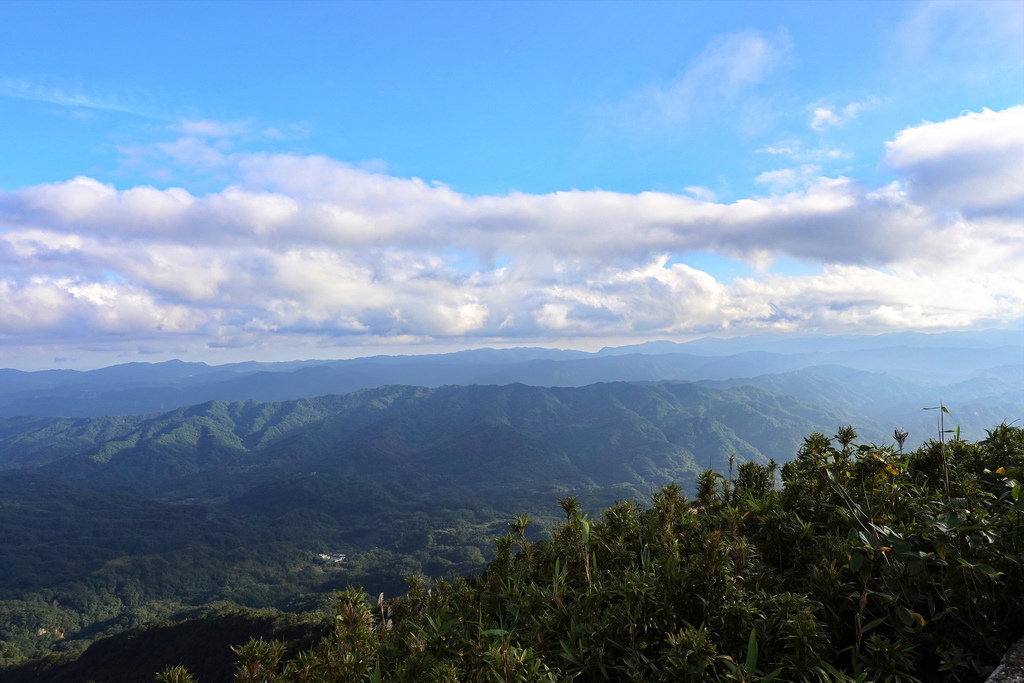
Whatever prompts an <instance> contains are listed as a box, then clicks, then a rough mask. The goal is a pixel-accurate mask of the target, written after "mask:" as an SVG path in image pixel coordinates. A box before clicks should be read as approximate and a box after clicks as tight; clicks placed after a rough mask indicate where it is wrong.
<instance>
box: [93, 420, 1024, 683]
mask: <svg viewBox="0 0 1024 683" xmlns="http://www.w3.org/2000/svg"><path fill="white" fill-rule="evenodd" d="M855 440H856V435H855V433H854V432H853V430H852V429H849V428H846V429H843V430H840V432H839V433H838V434H837V435H836V436H835V437H834V438H831V439H830V438H827V437H825V436H823V435H821V434H812V435H810V436H809V437H807V439H806V440H805V442H804V445H803V447H802V448H801V449H800V452H799V453H798V455H797V458H796V459H795V460H793V461H792V462H790V463H787V464H786V465H785V466H783V467H782V468H781V469H779V468H777V467H776V466H775V465H774V464H770V465H760V464H757V463H744V464H742V465H740V466H739V467H738V468H737V469H736V471H735V472H734V473H730V475H729V476H725V477H723V476H721V475H719V474H716V473H715V472H712V471H707V472H705V473H704V474H703V475H702V476H701V477H700V479H699V481H698V485H697V491H696V495H695V497H694V498H693V499H688V498H687V497H686V496H685V495H684V494H683V492H682V491H681V490H680V489H679V488H678V487H676V486H667V487H663V488H662V489H661V490H660V491H659V492H658V493H657V494H655V495H654V496H653V499H652V505H651V506H650V507H649V508H642V507H641V506H639V505H637V504H636V503H634V502H622V503H618V504H616V505H614V506H613V507H611V508H609V509H607V510H606V511H605V512H604V513H603V515H601V516H600V518H599V519H594V518H592V517H590V516H589V515H587V514H585V513H584V512H582V511H581V510H580V508H579V506H578V504H577V503H576V501H575V500H574V499H573V498H566V499H564V500H563V501H562V502H561V507H562V510H563V512H564V516H565V517H564V521H563V522H562V523H560V524H559V525H558V526H557V528H556V529H555V531H554V533H553V535H552V537H551V538H550V540H543V541H532V540H530V538H529V536H528V535H527V529H528V527H529V524H530V520H529V519H528V518H526V517H525V516H520V517H517V518H515V519H514V520H513V521H512V524H511V531H510V533H509V534H507V535H505V536H503V537H501V538H499V539H498V540H497V542H496V556H495V559H494V560H493V561H492V562H491V563H490V564H489V565H488V566H487V569H486V571H485V572H484V573H483V574H481V575H479V576H477V577H474V578H471V579H454V580H450V581H438V582H436V583H434V584H432V585H431V586H429V587H428V586H427V585H425V584H423V583H422V582H419V581H413V582H412V583H411V584H410V586H409V590H408V592H407V593H406V594H405V595H404V596H401V597H394V598H391V599H385V598H384V596H380V597H377V598H374V599H371V597H368V596H367V595H366V594H365V593H364V592H362V591H360V590H357V589H350V590H346V591H343V592H339V593H338V594H337V596H336V617H335V619H334V622H333V625H332V630H331V632H330V634H329V635H327V636H325V637H324V638H322V639H321V640H320V641H319V642H318V643H317V644H315V645H314V646H312V647H311V648H308V649H306V650H304V651H302V652H301V653H299V654H291V652H290V650H289V647H288V645H287V644H286V643H285V642H283V641H281V640H273V639H271V640H266V639H255V640H251V641H249V642H248V643H246V644H242V645H240V646H239V647H238V648H237V651H238V652H239V656H240V663H239V665H238V668H237V670H236V672H235V674H234V680H235V681H238V682H240V683H244V682H256V681H261V682H263V681H265V682H275V683H276V682H280V683H284V682H286V681H287V682H293V681H294V682H298V681H304V682H313V681H325V682H326V681H423V682H429V681H437V682H442V681H451V682H455V681H567V680H575V681H608V680H611V681H726V680H731V681H802V680H811V681H814V680H817V681H865V680H872V681H874V680H887V681H908V682H911V681H980V680H982V679H983V677H984V676H985V675H986V674H987V672H988V671H990V670H991V668H992V667H993V666H994V665H996V664H997V663H998V661H999V659H1000V657H1001V656H1002V654H1003V652H1004V651H1005V649H1006V648H1007V646H1008V645H1009V644H1010V643H1012V642H1013V641H1014V640H1016V639H1017V638H1019V637H1020V635H1021V632H1022V630H1024V566H1022V564H1024V563H1022V550H1024V545H1022V538H1021V534H1022V531H1024V520H1022V519H1021V517H1022V513H1024V489H1022V485H1021V483H1020V482H1021V481H1022V479H1021V477H1022V475H1024V430H1021V429H1020V428H1017V427H1010V426H1006V425H1001V426H999V427H997V428H995V429H993V430H991V431H990V432H989V434H988V438H986V439H984V440H982V441H980V442H977V443H968V442H966V441H962V440H959V439H954V440H952V441H950V442H945V443H942V442H930V443H927V444H925V445H924V446H923V447H922V448H920V449H918V450H916V451H914V452H912V453H908V454H903V453H900V452H899V449H898V448H896V447H877V446H874V445H867V444H865V445H856V444H855ZM292 651H294V648H292ZM193 674H194V675H195V678H196V679H198V680H199V681H200V682H201V683H207V682H209V681H213V680H217V679H215V678H212V677H211V678H206V677H204V676H203V672H202V671H201V670H195V671H193V672H192V673H190V672H189V671H188V670H186V668H182V667H171V668H168V669H166V670H164V671H163V672H162V673H161V674H160V675H159V679H160V680H161V681H164V682H165V683H169V682H178V683H180V682H183V681H190V680H194V677H193ZM112 680H113V679H112Z"/></svg>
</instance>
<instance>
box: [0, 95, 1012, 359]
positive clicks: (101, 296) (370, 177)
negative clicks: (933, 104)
mask: <svg viewBox="0 0 1024 683" xmlns="http://www.w3.org/2000/svg"><path fill="white" fill-rule="evenodd" d="M737 78H739V76H737ZM1022 112H1024V107H1015V108H1012V109H1008V110H1004V111H1000V112H993V111H988V110H984V111H982V112H978V113H969V114H964V115H963V116H959V117H957V118H955V119H951V120H948V121H941V122H938V123H925V124H922V125H920V126H916V127H913V128H909V129H907V130H904V131H901V132H900V133H899V134H897V135H896V136H895V137H894V138H893V140H892V141H891V142H890V143H889V144H888V146H887V148H886V152H885V159H884V163H885V164H886V165H887V166H888V167H890V168H891V169H892V170H893V171H894V172H896V173H897V174H898V175H899V176H900V180H899V181H897V182H894V183H892V184H891V185H889V186H886V187H882V188H867V187H864V186H863V185H861V184H860V183H858V182H857V181H856V180H854V179H852V178H848V177H843V176H829V175H828V174H827V173H825V172H824V171H823V170H822V169H821V167H820V166H818V165H816V164H813V163H808V164H803V165H801V166H797V167H794V168H784V169H778V170H776V171H771V172H768V173H765V174H762V175H761V176H760V177H759V178H758V181H759V182H760V183H761V184H762V185H764V186H765V188H766V189H767V194H766V195H765V196H761V197H751V198H745V199H740V200H738V201H733V202H728V203H726V202H720V201H719V200H718V199H717V198H716V197H715V195H714V193H712V192H710V191H709V190H707V189H706V188H703V187H698V186H693V187H689V188H687V189H686V192H685V193H682V194H670V193H662V192H642V193H638V194H627V193H618V192H609V191H598V190H594V191H579V190H573V191H566V192H554V193H550V194H543V195H535V194H525V193H510V194H505V195H484V196H471V195H465V194H462V193H459V192H456V191H454V190H453V189H451V188H450V187H448V186H446V185H444V184H442V183H436V182H427V181H424V180H421V179H417V178H399V177H395V176H392V175H388V174H387V173H385V172H383V171H381V170H373V169H370V168H366V167H362V166H358V165H352V164H346V163H343V162H340V161H337V160H333V159H330V158H327V157H324V156H315V155H312V156H300V155H295V154H268V153H251V152H231V151H218V150H217V149H216V148H215V146H214V144H215V143H212V142H204V141H203V139H202V138H200V137H198V136H199V133H200V132H201V131H200V130H199V129H197V128H196V127H195V126H197V125H198V124H195V125H193V127H192V128H191V129H190V130H189V131H188V132H189V133H190V134H191V137H190V139H192V140H198V142H197V143H196V146H195V147H194V148H193V151H196V152H198V153H197V154H191V155H188V156H187V157H183V162H182V163H189V164H204V163H211V164H217V165H218V168H220V169H222V170H224V172H225V173H228V174H229V175H230V176H231V177H232V178H233V179H234V182H233V183H232V184H229V185H228V186H226V187H224V188H223V189H221V190H220V191H217V192H211V193H209V194H205V195H198V194H194V193H191V192H189V191H186V190H184V189H181V188H173V187H172V188H164V189H160V188H155V187H145V186H139V187H130V188H126V189H117V188H115V187H113V186H111V185H109V184H105V183H103V182H100V181H98V180H95V179H92V178H87V177H80V178H74V179H72V180H68V181H63V182H56V183H48V184H43V185H37V186H33V187H28V188H25V189H22V190H17V191H13V192H2V193H0V264H3V269H2V271H0V272H3V276H2V277H0V340H3V343H6V344H12V343H17V342H18V340H24V339H26V338H28V337H31V338H32V339H44V338H47V335H49V338H68V337H72V338H84V339H92V340H97V339H148V340H150V341H149V342H148V343H149V344H150V345H152V344H154V343H157V344H159V342H158V341H156V342H154V341H153V340H160V339H184V338H188V339H194V340H199V341H200V342H201V343H203V344H206V345H207V346H208V347H210V348H249V347H258V346H260V345H262V344H266V343H268V340H272V339H316V340H320V341H321V342H322V343H341V340H348V341H349V343H351V340H360V339H363V340H373V341H374V342H380V341H404V342H409V341H422V340H431V339H434V340H436V339H453V340H455V339H461V340H464V339H467V338H471V339H475V340H478V341H480V342H483V341H488V340H534V341H535V340H544V339H550V338H552V337H553V336H557V337H564V336H565V335H573V336H575V337H586V336H591V337H601V336H615V337H618V338H621V337H622V336H623V335H627V336H628V335H634V336H641V337H643V336H647V337H649V336H657V335H662V334H672V333H686V332H695V331H701V332H706V331H711V330H721V329H733V330H758V329H800V330H806V331H810V330H816V331H848V330H871V331H879V330H886V329H905V328H918V329H924V328H945V327H962V326H967V325H971V324H976V323H978V322H979V321H1000V320H1002V321H1006V320H1012V319H1016V318H1019V317H1020V316H1021V315H1022V313H1024V276H1022V275H1021V274H1020V273H1019V272H1017V271H1018V270H1019V269H1018V268H1016V267H1015V265H1016V264H1019V263H1020V262H1021V261H1022V259H1024V230H1022V229H1021V228H1022V219H1021V213H1020V206H1021V204H1020V201H1021V193H1022V191H1024V182H1021V176H1020V174H1021V168H1022V167H1021V164H1022V161H1021V160H1022V159H1024V137H1022V135H1021V133H1020V132H1019V131H1021V130H1024V121H1022V120H1021V117H1022ZM205 125H206V124H203V126H205ZM203 126H199V128H203ZM206 130H207V132H208V133H209V135H210V136H214V134H220V133H230V130H216V129H215V127H207V128H206ZM203 150H213V152H217V153H216V154H214V153H213V152H211V153H210V154H206V153H205V152H204V151H203ZM693 251H703V252H714V253H717V254H721V255H724V256H727V257H731V258H741V259H746V260H748V261H749V262H750V263H752V264H755V265H756V266H757V267H758V268H759V269H761V270H760V274H759V275H758V276H756V277H750V278H738V279H735V280H731V281H725V280H719V279H716V277H715V276H714V274H713V273H709V272H704V271H701V270H699V269H697V268H694V267H691V266H689V265H686V263H685V254H686V253H687V252H693ZM783 257H785V258H790V259H798V260H801V261H803V262H805V263H807V264H810V265H811V266H812V268H811V270H812V271H815V270H816V271H817V274H813V275H785V274H782V273H778V272H773V271H772V269H771V263H772V261H773V260H774V259H778V258H783ZM332 340H334V341H332Z"/></svg>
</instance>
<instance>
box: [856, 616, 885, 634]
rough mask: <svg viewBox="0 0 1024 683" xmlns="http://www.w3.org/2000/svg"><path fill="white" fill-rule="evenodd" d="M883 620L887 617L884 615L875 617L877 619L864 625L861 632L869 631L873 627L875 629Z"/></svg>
mask: <svg viewBox="0 0 1024 683" xmlns="http://www.w3.org/2000/svg"><path fill="white" fill-rule="evenodd" d="M883 621H885V617H882V618H881V619H875V620H874V621H872V622H871V623H870V624H867V625H866V626H864V628H862V629H861V630H860V632H861V633H867V632H868V631H870V630H871V629H873V628H874V627H876V626H878V625H879V624H881V623H882V622H883Z"/></svg>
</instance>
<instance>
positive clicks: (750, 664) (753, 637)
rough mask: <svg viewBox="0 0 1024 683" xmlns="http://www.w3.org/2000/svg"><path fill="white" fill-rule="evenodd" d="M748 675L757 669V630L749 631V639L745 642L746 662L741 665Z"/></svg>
mask: <svg viewBox="0 0 1024 683" xmlns="http://www.w3.org/2000/svg"><path fill="white" fill-rule="evenodd" d="M743 666H744V668H745V669H746V670H747V671H748V672H749V673H754V670H755V669H756V668H757V629H756V628H752V629H750V638H749V640H747V661H746V662H744V663H743Z"/></svg>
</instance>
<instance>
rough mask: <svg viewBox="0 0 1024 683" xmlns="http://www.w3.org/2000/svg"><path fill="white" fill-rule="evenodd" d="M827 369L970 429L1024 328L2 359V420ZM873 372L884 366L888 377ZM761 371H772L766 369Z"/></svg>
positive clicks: (988, 417) (1009, 416)
mask: <svg viewBox="0 0 1024 683" xmlns="http://www.w3.org/2000/svg"><path fill="white" fill-rule="evenodd" d="M823 366H841V367H843V368H846V369H847V370H849V371H851V372H850V373H847V375H846V376H845V378H844V381H849V382H851V383H852V384H853V385H855V386H859V385H868V384H874V385H876V386H875V388H874V389H873V393H874V394H875V396H876V398H875V399H873V400H872V401H870V402H869V403H867V404H865V403H864V402H863V401H860V404H861V405H862V406H867V407H877V406H879V405H885V406H894V405H896V404H895V403H894V402H893V401H892V400H891V399H890V397H891V396H892V395H894V394H900V395H905V396H906V401H905V402H904V403H903V404H900V406H901V407H900V408H899V410H900V411H902V412H901V413H900V414H899V415H892V414H889V415H886V417H887V418H888V420H889V421H896V422H900V423H906V424H909V425H912V426H913V427H914V428H915V431H918V432H921V431H922V430H921V429H920V427H921V425H923V422H922V421H921V418H920V416H919V415H916V413H914V411H915V410H918V409H919V408H920V407H924V406H925V405H931V404H932V403H934V402H937V401H940V400H942V401H946V402H947V403H948V404H949V405H950V407H951V408H952V409H954V410H955V412H957V413H958V414H959V417H960V418H962V419H961V422H962V426H963V427H964V429H965V430H967V432H968V433H970V434H971V435H972V436H974V437H976V438H977V437H979V436H980V430H982V429H984V428H986V427H988V426H990V425H991V424H992V423H993V422H999V421H1001V420H1004V419H1006V420H1013V419H1016V418H1017V417H1019V416H1020V415H1022V414H1024V333H1021V334H1018V333H1017V332H1016V331H1012V330H1009V331H1008V330H994V331H989V332H985V333H948V334H937V335H922V334H916V333H900V334H893V335H879V336H878V337H847V338H843V337H823V338H797V339H792V340H780V339H779V338H777V337H763V338H762V337H752V338H742V339H703V340H697V341H694V342H687V343H683V344H677V343H674V342H649V343H647V344H641V345H636V346H632V347H620V348H617V349H602V350H601V351H600V352H598V353H584V352H580V351H560V350H552V349H539V348H516V349H476V350H470V351H461V352H457V353H451V354H432V355H424V356H374V357H368V358H357V359H352V360H341V361H291V362H285V363H256V362H247V363H236V364H228V365H220V366H210V365H206V364H205V363H185V362H182V361H168V362H165V363H156V364H147V363H128V364H124V365H118V366H112V367H109V368H102V369H99V370H92V371H88V372H75V371H70V370H50V371H40V372H20V371H16V370H0V417H16V416H26V415H27V416H69V417H94V416H101V415H125V414H144V413H148V412H156V411H166V410H170V409H174V408H177V407H180V406H188V405H196V404H200V403H204V402H206V401H210V400H220V401H242V400H249V399H253V400H258V401H283V400H292V399H298V398H309V397H314V396H322V395H327V394H344V393H348V392H351V391H356V390H360V389H369V388H375V387H379V386H385V385H397V384H402V385H414V386H426V387H434V388H436V387H440V386H444V385H448V384H459V385H471V384H498V385H503V384H512V383H523V384H529V385H534V386H545V387H555V386H567V387H571V386H585V385H588V384H593V383H596V382H613V381H655V382H656V381H663V380H685V381H699V382H702V383H709V382H710V383H714V382H720V383H722V384H719V385H717V386H739V385H742V384H744V383H747V384H752V385H755V386H761V387H763V388H771V389H772V390H775V391H786V392H789V393H793V394H794V395H796V396H800V397H803V398H811V397H813V396H814V395H815V389H814V387H815V385H816V384H818V383H820V381H821V378H820V373H821V371H820V370H815V368H820V367H823ZM792 373H796V374H792ZM800 373H804V375H800ZM856 373H862V374H861V375H857V374H856ZM869 374H876V375H877V374H884V375H889V376H891V381H890V380H885V381H881V380H880V379H879V378H878V377H870V376H869ZM769 375H778V376H779V377H778V378H777V379H775V380H769V379H767V376H769ZM783 375H785V377H782V376H783ZM748 380H749V381H748ZM708 385H709V386H716V385H714V384H708ZM965 391H966V393H965ZM829 393H830V395H831V397H832V398H831V399H830V400H838V401H839V403H838V404H837V405H844V404H847V403H850V402H851V401H853V403H856V402H858V401H859V399H856V400H854V399H853V397H844V396H842V395H841V392H839V391H836V390H832V391H830V392H829ZM855 393H856V392H855ZM968 395H969V398H968ZM879 396H880V397H881V400H878V398H877V397H879ZM822 397H823V396H818V398H822ZM915 403H916V404H922V403H923V405H914V404H915ZM911 414H914V417H912V416H911ZM851 417H852V418H854V419H855V420H857V421H864V422H865V423H874V422H876V421H877V420H878V419H879V418H880V417H881V416H880V415H878V414H877V411H874V412H872V411H866V412H865V411H860V412H859V413H858V414H853V415H852V416H851Z"/></svg>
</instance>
